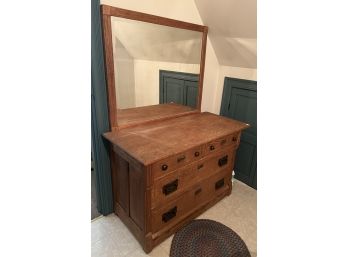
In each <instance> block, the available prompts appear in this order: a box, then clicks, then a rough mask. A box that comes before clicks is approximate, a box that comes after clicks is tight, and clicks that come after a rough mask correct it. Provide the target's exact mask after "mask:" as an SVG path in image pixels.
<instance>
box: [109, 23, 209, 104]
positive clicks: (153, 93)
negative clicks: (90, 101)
mask: <svg viewBox="0 0 348 257" xmlns="http://www.w3.org/2000/svg"><path fill="white" fill-rule="evenodd" d="M111 29H112V43H113V58H114V71H115V72H114V73H115V87H116V104H117V109H118V110H119V111H120V110H125V109H129V108H134V107H143V106H151V105H158V104H168V103H173V104H177V105H184V106H187V107H188V108H190V109H194V108H196V102H197V95H198V80H199V70H200V60H201V47H202V34H203V33H202V32H197V31H192V30H186V29H180V28H174V27H169V26H163V25H158V24H153V23H147V22H141V21H136V20H130V19H125V18H119V17H112V18H111Z"/></svg>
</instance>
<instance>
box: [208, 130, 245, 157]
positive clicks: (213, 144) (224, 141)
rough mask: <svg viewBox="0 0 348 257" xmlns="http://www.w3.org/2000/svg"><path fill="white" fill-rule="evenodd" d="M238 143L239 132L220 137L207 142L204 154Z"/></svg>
mask: <svg viewBox="0 0 348 257" xmlns="http://www.w3.org/2000/svg"><path fill="white" fill-rule="evenodd" d="M238 143H239V134H238V133H235V134H232V135H227V136H224V137H220V138H218V139H215V140H213V141H210V142H209V143H207V144H206V146H205V147H204V155H207V154H209V153H214V152H217V151H219V150H221V149H224V148H226V147H229V146H234V147H236V146H237V145H238Z"/></svg>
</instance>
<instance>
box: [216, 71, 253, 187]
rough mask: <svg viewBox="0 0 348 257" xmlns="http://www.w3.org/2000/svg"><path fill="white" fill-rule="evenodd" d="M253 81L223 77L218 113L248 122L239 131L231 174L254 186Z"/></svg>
mask: <svg viewBox="0 0 348 257" xmlns="http://www.w3.org/2000/svg"><path fill="white" fill-rule="evenodd" d="M256 86H257V82H256V81H252V80H244V79H236V78H228V77H225V82H224V89H223V94H222V100H221V109H220V115H222V116H226V117H229V118H232V119H235V120H239V121H242V122H245V123H248V124H250V128H248V129H246V130H244V131H243V132H242V136H241V140H240V145H239V148H238V150H237V154H236V162H235V168H234V171H235V178H236V179H238V180H240V181H242V182H244V183H246V184H247V185H249V186H251V187H253V188H255V189H257V111H256V103H257V94H256V91H257V90H256Z"/></svg>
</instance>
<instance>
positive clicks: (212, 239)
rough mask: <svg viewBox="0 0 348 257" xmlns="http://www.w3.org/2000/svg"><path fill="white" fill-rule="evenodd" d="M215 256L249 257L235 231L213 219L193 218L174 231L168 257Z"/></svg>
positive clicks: (245, 247)
mask: <svg viewBox="0 0 348 257" xmlns="http://www.w3.org/2000/svg"><path fill="white" fill-rule="evenodd" d="M215 256H216V257H225V256H226V257H227V256H228V257H250V253H249V250H248V248H247V246H246V245H245V243H244V241H243V240H242V239H241V238H240V236H238V234H237V233H236V232H234V231H233V230H232V229H230V228H229V227H226V226H225V225H223V224H221V223H219V222H216V221H213V220H208V219H200V220H193V221H191V222H190V223H189V224H188V225H186V226H185V227H183V228H182V229H181V230H179V231H178V232H177V233H175V235H174V238H173V241H172V245H171V247H170V257H215Z"/></svg>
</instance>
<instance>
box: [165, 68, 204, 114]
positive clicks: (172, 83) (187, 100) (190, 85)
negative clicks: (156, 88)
mask: <svg viewBox="0 0 348 257" xmlns="http://www.w3.org/2000/svg"><path fill="white" fill-rule="evenodd" d="M197 94H198V75H197V74H191V73H183V72H174V71H163V70H160V100H159V102H160V103H161V104H162V103H170V102H173V103H177V104H182V105H187V106H191V107H196V102H197Z"/></svg>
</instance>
